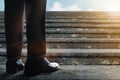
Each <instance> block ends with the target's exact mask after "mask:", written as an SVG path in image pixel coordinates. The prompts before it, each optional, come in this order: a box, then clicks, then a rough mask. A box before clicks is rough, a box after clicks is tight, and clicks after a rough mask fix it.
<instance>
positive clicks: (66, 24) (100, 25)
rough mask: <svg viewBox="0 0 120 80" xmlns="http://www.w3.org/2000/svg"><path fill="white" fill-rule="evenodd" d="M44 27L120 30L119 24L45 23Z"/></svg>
mask: <svg viewBox="0 0 120 80" xmlns="http://www.w3.org/2000/svg"><path fill="white" fill-rule="evenodd" d="M46 27H60V28H61V27H64V28H65V27H68V28H76V27H77V28H78V27H103V28H104V27H110V28H116V27H117V28H120V24H110V23H109V24H108V23H106V24H102V23H101V24H97V23H96V24H95V23H94V24H93V23H46Z"/></svg>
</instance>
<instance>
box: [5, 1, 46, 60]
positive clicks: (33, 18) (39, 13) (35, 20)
mask: <svg viewBox="0 0 120 80" xmlns="http://www.w3.org/2000/svg"><path fill="white" fill-rule="evenodd" d="M45 9H46V0H5V31H6V46H7V59H8V60H15V59H19V58H20V57H21V52H22V33H23V31H22V29H23V22H24V14H25V16H26V27H27V28H26V29H27V51H28V58H29V57H31V56H32V57H34V56H35V57H45V53H46V40H45Z"/></svg>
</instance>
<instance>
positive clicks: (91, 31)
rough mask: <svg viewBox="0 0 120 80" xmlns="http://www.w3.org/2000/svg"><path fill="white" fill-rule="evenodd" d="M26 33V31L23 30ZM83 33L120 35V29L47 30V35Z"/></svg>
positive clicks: (0, 31) (1, 29) (1, 31)
mask: <svg viewBox="0 0 120 80" xmlns="http://www.w3.org/2000/svg"><path fill="white" fill-rule="evenodd" d="M0 33H2V34H4V33H5V29H4V28H0ZM23 33H26V29H24V30H23ZM81 33H85V34H86V33H95V34H98V33H104V34H105V33H106V34H109V33H120V28H46V34H81Z"/></svg>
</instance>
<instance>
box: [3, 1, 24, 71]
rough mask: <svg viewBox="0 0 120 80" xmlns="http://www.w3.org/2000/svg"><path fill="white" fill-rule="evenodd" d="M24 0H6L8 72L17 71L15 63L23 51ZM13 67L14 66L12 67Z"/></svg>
mask: <svg viewBox="0 0 120 80" xmlns="http://www.w3.org/2000/svg"><path fill="white" fill-rule="evenodd" d="M23 12H24V0H5V31H6V43H7V44H6V46H7V59H8V61H7V65H6V67H7V72H8V73H15V72H16V70H13V69H14V68H15V64H14V65H13V64H12V63H13V62H15V61H17V60H18V59H20V57H21V51H22V26H23ZM12 67H13V68H12Z"/></svg>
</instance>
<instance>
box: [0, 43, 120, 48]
mask: <svg viewBox="0 0 120 80" xmlns="http://www.w3.org/2000/svg"><path fill="white" fill-rule="evenodd" d="M46 46H47V48H56V49H60V48H61V49H65V48H66V49H120V43H47V44H46ZM5 47H6V44H5V43H3V42H2V43H1V44H0V48H5ZM23 47H24V48H26V47H27V45H26V44H25V43H24V44H23Z"/></svg>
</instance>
